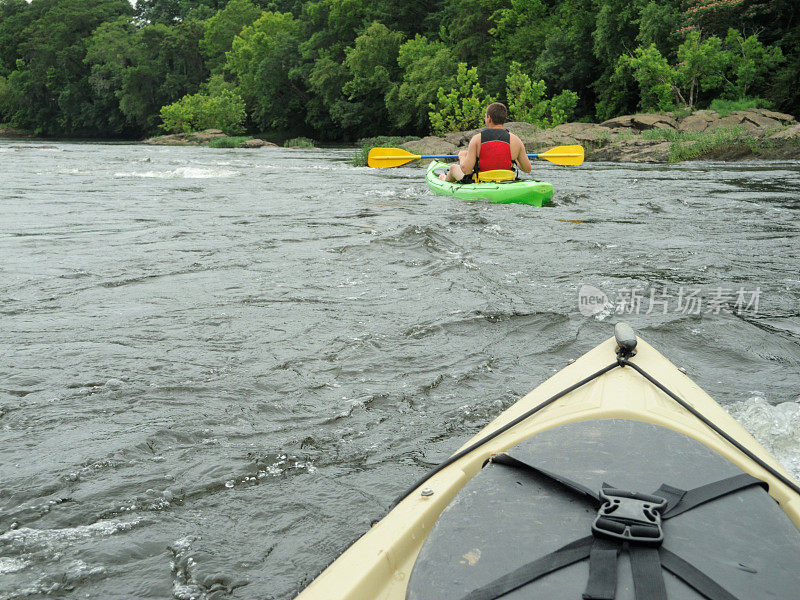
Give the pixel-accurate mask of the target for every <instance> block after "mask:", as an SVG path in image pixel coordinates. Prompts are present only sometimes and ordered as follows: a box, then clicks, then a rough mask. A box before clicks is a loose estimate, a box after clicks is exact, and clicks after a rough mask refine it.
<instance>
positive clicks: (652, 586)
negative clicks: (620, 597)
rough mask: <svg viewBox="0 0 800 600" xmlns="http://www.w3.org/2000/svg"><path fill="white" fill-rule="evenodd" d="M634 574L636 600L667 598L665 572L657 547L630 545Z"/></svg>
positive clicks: (629, 554)
mask: <svg viewBox="0 0 800 600" xmlns="http://www.w3.org/2000/svg"><path fill="white" fill-rule="evenodd" d="M628 556H630V558H631V573H632V574H633V595H634V597H635V598H636V600H667V588H666V587H665V586H664V574H663V573H662V572H661V559H660V557H659V554H658V549H657V548H647V547H644V546H634V545H631V546H629V547H628Z"/></svg>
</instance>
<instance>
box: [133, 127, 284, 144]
mask: <svg viewBox="0 0 800 600" xmlns="http://www.w3.org/2000/svg"><path fill="white" fill-rule="evenodd" d="M212 140H229V141H231V142H235V143H232V144H231V145H230V146H228V147H237V148H270V147H271V148H276V147H277V146H278V145H277V144H273V143H272V142H268V141H266V140H262V139H259V138H253V137H241V138H240V137H235V136H229V135H227V134H225V133H223V132H222V131H221V130H220V129H206V130H205V131H196V132H193V133H173V134H170V135H159V136H156V137H151V138H147V139H146V140H144V143H145V144H150V145H153V146H209V145H211V144H212Z"/></svg>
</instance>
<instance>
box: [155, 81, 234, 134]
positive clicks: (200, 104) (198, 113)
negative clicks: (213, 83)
mask: <svg viewBox="0 0 800 600" xmlns="http://www.w3.org/2000/svg"><path fill="white" fill-rule="evenodd" d="M245 117H246V115H245V107H244V100H242V98H241V96H239V95H238V94H237V93H235V92H232V91H230V90H221V91H220V92H219V93H218V94H217V95H213V96H209V95H207V94H192V95H187V96H184V97H183V98H181V99H180V100H178V101H177V102H173V103H172V104H168V105H166V106H164V107H162V108H161V120H162V121H163V122H164V123H163V124H162V125H161V128H162V129H164V130H165V131H167V132H169V133H191V132H192V131H202V130H204V129H212V128H214V129H221V130H222V131H224V132H225V133H227V134H234V133H242V132H243V131H244V127H243V126H242V124H243V123H244V120H245Z"/></svg>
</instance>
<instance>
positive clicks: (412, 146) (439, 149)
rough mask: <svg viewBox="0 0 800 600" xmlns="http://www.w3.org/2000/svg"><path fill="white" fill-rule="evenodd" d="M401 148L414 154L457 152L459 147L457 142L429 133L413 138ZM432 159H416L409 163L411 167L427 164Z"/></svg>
mask: <svg viewBox="0 0 800 600" xmlns="http://www.w3.org/2000/svg"><path fill="white" fill-rule="evenodd" d="M400 147H401V148H403V149H405V150H408V151H409V152H413V153H414V154H437V155H441V154H457V153H458V148H456V146H455V144H453V143H451V142H448V141H447V140H444V139H442V138H440V137H435V136H432V135H429V136H428V137H424V138H422V139H420V140H412V141H410V142H406V143H405V144H402V145H401V146H400ZM429 162H430V161H428V160H425V161H419V160H414V161H411V162H410V163H407V164H408V166H409V167H418V166H421V165H427V164H428V163H429Z"/></svg>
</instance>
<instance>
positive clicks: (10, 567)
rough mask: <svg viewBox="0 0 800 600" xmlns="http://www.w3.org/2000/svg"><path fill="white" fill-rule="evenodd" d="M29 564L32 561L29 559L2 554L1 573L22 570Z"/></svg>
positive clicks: (0, 561) (0, 560)
mask: <svg viewBox="0 0 800 600" xmlns="http://www.w3.org/2000/svg"><path fill="white" fill-rule="evenodd" d="M29 564H30V563H29V562H28V561H27V560H22V559H21V558H10V557H7V556H0V575H5V574H7V573H16V572H17V571H22V569H24V568H25V567H27V566H28V565H29Z"/></svg>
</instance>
